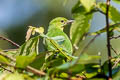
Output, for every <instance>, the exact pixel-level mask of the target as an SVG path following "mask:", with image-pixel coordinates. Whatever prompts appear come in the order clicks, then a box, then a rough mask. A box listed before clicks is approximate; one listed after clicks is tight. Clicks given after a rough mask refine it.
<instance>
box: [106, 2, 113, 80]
mask: <svg viewBox="0 0 120 80" xmlns="http://www.w3.org/2000/svg"><path fill="white" fill-rule="evenodd" d="M109 6H110V0H107V1H106V31H107V49H108V59H109V60H108V62H109V63H108V68H109V78H112V64H111V58H112V57H111V48H110V32H109V27H110V26H109Z"/></svg>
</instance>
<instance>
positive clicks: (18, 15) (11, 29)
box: [0, 0, 120, 61]
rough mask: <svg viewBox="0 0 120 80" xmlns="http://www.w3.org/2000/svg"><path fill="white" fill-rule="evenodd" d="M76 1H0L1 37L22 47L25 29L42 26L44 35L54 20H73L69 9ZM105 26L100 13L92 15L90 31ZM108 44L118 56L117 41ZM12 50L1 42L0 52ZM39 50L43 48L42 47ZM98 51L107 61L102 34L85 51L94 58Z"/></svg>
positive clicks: (4, 42)
mask: <svg viewBox="0 0 120 80" xmlns="http://www.w3.org/2000/svg"><path fill="white" fill-rule="evenodd" d="M97 1H103V0H97ZM76 2H77V0H68V1H67V2H66V3H65V0H0V36H1V35H2V36H5V37H7V38H9V39H11V40H12V41H14V42H16V43H18V44H19V45H22V44H23V43H24V42H25V35H26V31H27V29H28V26H36V27H39V26H44V28H45V32H46V31H47V27H48V24H49V21H50V20H51V19H53V18H55V17H66V18H68V19H72V14H71V9H72V7H73V6H74V5H75V3H76ZM64 3H65V5H64ZM112 5H114V6H116V7H117V8H118V9H120V5H117V4H115V3H113V2H112ZM104 26H105V16H104V15H102V14H100V13H95V14H94V17H93V20H92V25H91V29H90V32H94V31H97V30H99V29H101V28H103V27H104ZM69 28H70V27H66V28H65V32H66V33H67V34H69ZM91 38H92V37H87V39H86V40H84V41H83V42H82V43H81V44H80V48H81V49H82V48H84V46H85V44H87V43H88V41H89V40H90V39H91ZM111 42H112V45H113V48H114V49H115V50H116V51H117V52H118V53H119V52H120V50H119V43H120V40H119V39H118V40H112V41H111ZM41 43H42V42H41ZM11 48H15V47H14V46H12V45H11V44H9V43H7V42H6V41H4V40H1V39H0V49H11ZM40 49H41V50H42V49H43V48H42V46H41V47H40ZM98 52H100V53H101V55H102V56H103V61H104V60H106V55H107V49H106V36H105V33H104V34H102V35H100V36H99V37H98V38H97V39H96V40H95V41H94V42H93V43H92V44H91V46H90V47H89V48H88V50H87V51H86V53H88V54H91V55H95V54H96V55H97V54H98ZM113 55H114V53H113Z"/></svg>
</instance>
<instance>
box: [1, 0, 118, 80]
mask: <svg viewBox="0 0 120 80" xmlns="http://www.w3.org/2000/svg"><path fill="white" fill-rule="evenodd" d="M67 1H69V0H66V2H65V3H67ZM113 1H115V2H116V3H120V1H119V0H113ZM109 8H110V10H109V18H110V19H111V23H110V28H109V31H110V33H112V34H111V35H110V38H111V39H112V38H114V30H117V31H118V32H119V31H120V23H119V22H120V17H119V15H120V12H119V11H118V10H117V9H116V8H115V7H114V6H112V5H110V6H109ZM105 11H106V4H105V3H100V2H98V3H96V1H95V0H78V1H77V3H76V4H75V5H74V6H73V8H72V10H71V13H72V17H73V19H74V22H73V23H72V24H71V27H70V39H71V42H72V45H73V47H74V48H73V49H74V52H73V53H72V54H73V55H70V54H68V53H67V52H66V51H65V49H61V47H60V45H59V44H57V43H56V42H55V40H54V39H52V38H50V37H49V36H47V35H46V34H44V29H43V27H39V28H37V27H33V26H29V29H28V31H27V34H26V42H25V43H24V44H23V45H21V46H20V48H18V49H17V50H13V51H7V52H6V51H4V50H0V75H1V76H0V80H84V79H85V80H106V79H108V77H109V75H108V73H109V69H108V61H109V60H107V61H105V62H104V64H101V56H100V55H88V54H87V53H85V50H86V48H88V46H90V44H91V43H92V42H91V41H90V44H88V45H87V46H86V47H85V48H83V50H80V46H79V44H80V43H81V42H82V41H83V40H85V38H86V37H87V36H94V35H100V34H102V33H103V32H106V27H105V28H103V29H101V30H98V31H96V32H91V33H89V29H90V27H91V22H92V18H93V15H94V13H96V12H100V13H101V14H103V15H106V14H105V13H106V12H105ZM32 35H33V37H32V38H31V36H32ZM59 38H61V36H59ZM40 39H43V43H40V42H39V41H40ZM61 39H62V41H64V40H63V38H61ZM45 40H48V41H49V42H50V44H49V45H51V46H54V49H53V50H45V51H43V52H41V51H39V48H40V47H39V45H40V44H44V42H45ZM59 40H60V39H59ZM14 45H15V44H14ZM45 49H46V47H45ZM76 52H77V53H78V52H79V55H78V56H75V55H74V53H76ZM54 53H57V54H56V55H55V54H54ZM60 53H62V54H60ZM58 54H60V55H58ZM106 54H107V53H106ZM119 61H120V55H117V56H114V57H112V59H111V63H112V71H113V73H112V75H113V79H115V80H119V79H120V77H119V74H120V64H119ZM5 72H6V73H5Z"/></svg>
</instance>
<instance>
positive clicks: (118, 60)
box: [112, 58, 120, 69]
mask: <svg viewBox="0 0 120 80" xmlns="http://www.w3.org/2000/svg"><path fill="white" fill-rule="evenodd" d="M119 62H120V58H118V59H117V60H116V61H115V63H114V65H113V67H112V69H113V68H115V67H116V66H117V64H118V63H119Z"/></svg>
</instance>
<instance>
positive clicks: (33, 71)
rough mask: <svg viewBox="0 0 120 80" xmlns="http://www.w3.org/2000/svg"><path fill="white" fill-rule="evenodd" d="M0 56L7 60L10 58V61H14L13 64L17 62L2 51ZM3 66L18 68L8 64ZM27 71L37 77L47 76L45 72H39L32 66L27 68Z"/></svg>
mask: <svg viewBox="0 0 120 80" xmlns="http://www.w3.org/2000/svg"><path fill="white" fill-rule="evenodd" d="M0 55H2V56H4V57H6V58H8V59H10V60H11V61H13V62H16V60H15V59H14V58H13V57H11V56H8V55H6V54H5V53H4V52H2V51H0ZM2 64H5V65H8V66H11V67H14V68H16V67H15V66H14V65H11V64H6V63H2ZM25 69H26V70H28V71H30V72H32V73H34V74H36V75H38V76H41V75H42V76H45V72H43V71H39V70H37V69H35V68H33V67H31V66H27V67H26V68H25Z"/></svg>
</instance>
